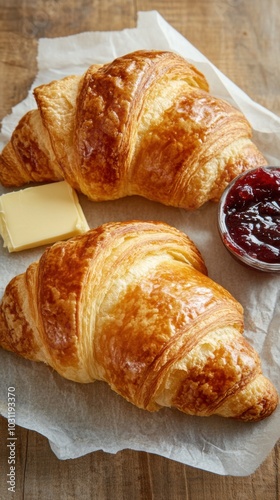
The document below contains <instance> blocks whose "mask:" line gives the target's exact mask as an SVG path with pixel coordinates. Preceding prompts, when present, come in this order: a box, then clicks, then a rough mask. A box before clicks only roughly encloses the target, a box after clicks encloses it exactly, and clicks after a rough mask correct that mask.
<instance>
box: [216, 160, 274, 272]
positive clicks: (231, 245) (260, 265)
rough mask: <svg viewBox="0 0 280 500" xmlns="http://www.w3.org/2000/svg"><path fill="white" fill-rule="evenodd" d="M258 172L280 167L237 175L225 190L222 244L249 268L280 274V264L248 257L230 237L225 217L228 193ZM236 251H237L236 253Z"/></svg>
mask: <svg viewBox="0 0 280 500" xmlns="http://www.w3.org/2000/svg"><path fill="white" fill-rule="evenodd" d="M258 170H279V171H280V166H276V165H275V166H273V165H264V166H259V167H256V168H252V169H249V170H247V171H246V172H242V173H241V174H239V175H237V177H235V178H234V179H233V180H232V181H231V182H230V183H229V184H228V185H227V187H226V188H225V190H224V191H223V193H222V196H221V198H220V201H219V204H218V230H219V235H220V238H221V240H222V243H223V244H224V246H225V248H226V249H227V250H228V251H229V253H230V254H231V255H232V256H233V257H234V258H235V259H237V260H239V261H240V262H241V263H243V264H245V265H247V266H248V267H251V268H253V269H256V270H259V271H264V272H270V273H280V262H279V263H278V262H265V261H261V260H259V259H257V258H254V257H251V256H250V255H248V254H247V253H246V252H245V250H244V249H243V248H242V247H240V246H239V245H238V244H237V243H236V242H235V241H234V240H233V239H232V238H231V237H230V235H229V231H228V228H227V225H226V224H225V217H224V214H225V212H224V205H225V201H226V198H227V195H228V193H229V192H230V191H231V189H232V188H233V187H234V186H235V184H236V183H237V182H238V181H239V180H240V179H242V178H245V177H247V176H248V175H250V174H252V173H254V172H256V171H258ZM235 249H236V251H235Z"/></svg>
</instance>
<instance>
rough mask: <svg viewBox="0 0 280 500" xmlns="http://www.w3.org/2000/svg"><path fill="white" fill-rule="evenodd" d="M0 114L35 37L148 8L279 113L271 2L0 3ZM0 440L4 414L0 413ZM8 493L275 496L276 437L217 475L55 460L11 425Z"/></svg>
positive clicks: (139, 459) (2, 470) (203, 499)
mask: <svg viewBox="0 0 280 500" xmlns="http://www.w3.org/2000/svg"><path fill="white" fill-rule="evenodd" d="M0 9H1V11H0V12H1V15H0V27H1V29H0V54H1V56H0V119H2V118H3V117H4V116H5V115H6V114H7V113H9V112H10V111H11V108H12V106H13V105H15V104H16V103H18V102H19V101H21V100H22V99H23V98H25V96H26V94H27V90H28V88H29V87H30V85H31V83H32V82H33V80H34V77H35V75H36V70H37V67H36V53H37V40H38V39H39V38H41V37H57V36H66V35H70V34H75V33H79V32H83V31H96V30H109V31H111V30H121V29H123V28H132V27H134V26H136V20H137V11H150V10H157V11H158V12H159V13H160V14H161V15H162V16H163V17H164V18H165V19H166V21H167V22H169V23H170V24H171V25H172V26H173V27H174V28H175V29H177V31H179V32H180V33H182V35H184V36H185V37H186V38H187V39H188V40H189V41H190V42H191V43H192V44H193V45H194V46H196V47H197V48H198V49H199V50H200V51H201V52H202V53H204V54H205V56H207V57H208V58H209V59H210V60H211V61H212V62H213V63H214V64H215V65H216V66H217V67H218V68H219V69H220V70H221V71H222V72H223V73H225V74H226V75H227V76H228V77H229V78H230V79H231V80H233V81H234V82H235V83H236V84H237V85H238V86H239V87H241V88H242V89H243V90H244V91H245V92H246V93H247V94H249V96H250V97H252V98H253V99H254V100H256V101H258V102H259V103H260V104H262V105H263V106H265V107H267V108H268V109H270V110H271V111H273V112H274V113H276V114H278V115H280V84H279V76H280V73H279V63H280V60H279V59H280V57H279V56H280V53H279V47H280V2H279V0H266V1H264V0H213V1H212V0H196V1H194V0H169V1H165V0H100V1H99V0H80V1H75V0H9V2H7V1H6V0H0ZM0 430H1V436H2V439H3V441H4V442H5V436H6V432H7V421H6V420H5V419H4V418H2V417H1V418H0ZM16 458H17V462H16V493H9V492H8V490H7V483H6V471H7V451H6V445H3V442H2V444H0V498H1V499H3V500H6V499H9V498H13V499H15V500H18V499H24V500H37V499H40V500H47V499H55V500H56V499H59V500H64V499H65V500H66V499H67V500H69V499H76V498H77V499H98V500H105V499H106V500H107V499H110V500H111V499H112V500H119V499H125V500H126V499H127V500H129V499H131V500H137V499H143V500H149V499H156V500H165V499H166V500H175V499H176V500H179V499H186V500H187V499H192V500H224V499H227V500H233V499H234V500H235V499H236V500H263V499H265V500H279V498H280V481H279V479H280V477H279V468H280V444H279V443H278V445H276V446H275V448H274V449H273V450H272V451H271V453H270V455H269V456H268V457H267V459H266V460H265V461H264V463H263V464H262V465H261V466H260V467H259V469H258V470H257V471H256V472H255V473H254V474H252V475H251V476H248V477H230V476H227V477H224V476H218V475H215V474H212V473H209V472H206V471H203V470H200V469H194V468H192V467H188V466H185V465H182V464H180V463H176V462H173V461H171V460H168V459H166V458H163V457H160V456H155V455H152V454H149V453H145V452H135V451H132V450H124V451H121V452H119V453H117V454H116V455H109V454H106V453H104V452H102V451H98V452H95V453H91V454H89V455H86V456H84V457H82V458H79V459H75V460H66V461H60V460H58V459H57V458H56V456H55V455H54V454H53V453H52V451H51V449H50V447H49V443H48V441H47V439H46V438H44V437H42V436H41V435H39V434H37V433H36V432H33V431H30V430H26V429H23V428H20V427H17V457H16Z"/></svg>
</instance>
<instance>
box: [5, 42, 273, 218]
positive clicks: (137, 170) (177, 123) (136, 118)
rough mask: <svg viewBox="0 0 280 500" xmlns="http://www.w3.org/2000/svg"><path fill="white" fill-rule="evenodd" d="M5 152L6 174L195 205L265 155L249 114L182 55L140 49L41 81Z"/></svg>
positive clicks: (96, 192)
mask: <svg viewBox="0 0 280 500" xmlns="http://www.w3.org/2000/svg"><path fill="white" fill-rule="evenodd" d="M34 96H35V99H36V103H37V109H36V110H32V111H29V112H28V113H27V114H26V115H25V116H24V117H23V118H22V119H21V121H20V122H19V124H18V126H17V127H16V129H15V131H14V133H13V135H12V137H11V140H10V142H8V144H7V145H6V146H5V148H4V149H3V151H2V154H1V157H0V182H1V183H2V184H3V185H4V186H20V185H24V184H25V183H28V182H36V183H37V182H47V181H57V180H62V179H65V180H67V182H68V183H69V184H70V185H71V186H72V187H73V188H74V189H76V190H78V191H80V192H82V193H83V194H85V195H86V196H87V197H88V198H89V199H90V200H94V201H101V200H103V201H104V200H113V199H118V198H121V197H125V196H129V195H139V196H143V197H145V198H148V199H150V200H154V201H158V202H160V203H163V204H165V205H171V206H175V207H182V208H185V209H189V210H192V209H195V208H198V207H200V206H201V205H203V204H204V203H205V202H207V201H209V200H213V201H218V200H219V198H220V196H221V193H222V192H223V190H224V189H225V187H226V186H227V184H228V183H229V182H230V181H231V180H232V179H233V178H234V177H235V176H236V175H238V174H240V173H242V172H243V171H245V170H247V169H249V168H254V167H257V166H264V165H266V164H267V161H266V159H265V158H264V157H263V155H262V154H261V153H260V151H259V150H258V149H257V147H256V146H255V145H254V144H253V143H252V141H251V136H252V130H251V126H250V124H249V123H248V121H247V119H246V118H245V116H244V115H243V114H242V113H241V112H240V111H238V110H237V109H235V108H234V107H232V106H231V105H230V104H229V103H227V102H225V101H224V100H221V99H218V98H216V97H214V96H212V95H211V94H210V93H209V86H208V83H207V81H206V79H205V77H204V75H203V74H202V73H200V72H199V71H198V70H197V69H196V68H195V67H194V66H193V65H191V64H189V63H188V62H187V61H186V60H185V59H184V58H182V57H181V56H179V55H177V54H175V53H172V52H166V51H155V50H154V51H147V50H142V51H137V52H133V53H131V54H127V55H125V56H123V57H119V58H117V59H115V60H114V61H113V62H111V63H109V64H105V65H103V66H98V65H92V66H91V67H90V68H89V69H88V70H87V71H86V72H85V74H84V75H82V76H69V77H66V78H64V79H61V80H58V81H53V82H51V83H49V84H47V85H41V86H39V87H37V88H36V89H35V90H34Z"/></svg>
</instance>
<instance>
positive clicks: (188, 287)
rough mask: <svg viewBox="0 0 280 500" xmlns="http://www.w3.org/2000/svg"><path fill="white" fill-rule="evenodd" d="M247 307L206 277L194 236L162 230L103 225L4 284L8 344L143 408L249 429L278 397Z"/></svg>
mask: <svg viewBox="0 0 280 500" xmlns="http://www.w3.org/2000/svg"><path fill="white" fill-rule="evenodd" d="M242 332H243V309H242V307H241V305H240V304H239V303H238V302H237V301H236V300H235V299H234V298H233V297H232V296H231V295H230V293H229V292H227V291H226V290H225V289H223V288H222V287H221V286H219V285H218V284H216V283H215V282H213V281H212V280H211V279H210V278H209V277H207V271H206V268H205V265H204V263H203V260H202V258H201V255H200V253H199V252H198V250H197V249H196V247H195V246H194V244H193V243H192V242H191V241H190V240H189V238H188V237H187V236H186V235H185V234H184V233H182V232H180V231H178V230H177V229H175V228H173V227H170V226H168V225H166V224H164V223H159V222H139V221H131V222H122V223H107V224H105V225H103V226H101V227H99V228H97V229H92V230H90V231H89V232H87V233H85V234H83V235H81V236H78V237H75V238H73V239H70V240H68V241H67V242H59V243H56V244H54V245H53V246H52V247H49V248H48V249H47V250H45V252H44V253H43V255H42V257H41V259H40V260H39V262H36V263H33V264H31V265H30V266H29V267H28V269H27V271H26V272H25V273H24V274H21V275H19V276H17V277H15V278H14V279H13V280H12V281H11V282H10V283H9V284H8V286H7V288H6V291H5V294H4V297H3V299H2V303H1V306H0V345H1V346H2V347H3V348H4V349H7V350H11V351H13V352H15V353H17V354H19V355H21V356H23V357H26V358H29V359H31V360H35V361H43V362H45V363H47V364H48V365H50V366H51V367H53V368H54V369H55V370H56V371H57V372H58V373H60V374H61V375H62V376H63V377H65V378H67V379H70V380H73V381H76V382H83V383H87V382H93V381H94V380H102V381H105V382H107V383H108V384H109V385H110V386H111V388H112V389H113V390H114V391H115V392H117V393H118V394H120V395H121V396H123V397H124V398H126V399H127V400H128V401H130V402H131V403H133V404H134V405H136V406H137V407H139V408H143V409H147V410H150V411H155V410H158V409H159V408H161V407H165V406H167V407H175V408H177V409H179V410H181V411H182V412H185V413H187V414H193V415H200V416H209V415H213V414H218V415H222V416H224V417H234V418H237V419H242V420H244V421H250V420H260V419H263V418H265V417H267V416H269V415H270V414H271V413H272V412H273V411H274V409H275V407H276V406H277V401H278V396H277V393H276V390H275V388H274V386H273V385H272V383H271V382H270V381H269V380H268V379H267V378H266V377H265V376H264V375H263V374H262V371H261V365H260V358H259V356H258V354H257V352H256V351H255V350H254V349H253V348H252V347H251V346H250V345H249V344H248V342H247V341H246V339H245V338H244V336H243V335H242Z"/></svg>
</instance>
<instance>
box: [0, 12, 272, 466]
mask: <svg viewBox="0 0 280 500" xmlns="http://www.w3.org/2000/svg"><path fill="white" fill-rule="evenodd" d="M143 48H147V49H167V50H172V51H174V52H178V53H180V54H181V55H183V56H184V57H185V58H186V59H187V60H189V61H191V62H193V63H194V64H196V66H197V67H198V68H199V69H201V70H202V71H203V72H204V74H205V75H206V76H207V78H208V80H209V83H210V87H211V92H212V93H213V94H215V95H217V96H220V97H223V98H225V99H228V100H229V101H230V102H232V103H235V105H236V106H239V107H240V109H242V111H243V112H244V113H245V115H246V116H247V117H248V118H249V120H250V122H251V124H252V126H253V129H254V139H255V141H256V143H257V144H258V146H259V148H260V149H261V150H262V151H263V153H264V154H265V155H266V156H267V158H268V161H269V163H270V164H273V165H280V119H279V117H277V116H275V115H274V114H273V113H271V112H269V111H268V110H266V109H264V108H263V107H261V106H259V105H258V104H257V103H255V102H252V100H251V99H249V97H248V96H247V95H245V94H244V92H242V91H241V90H240V89H239V88H237V87H236V86H235V85H234V84H233V83H232V82H231V81H229V80H228V78H226V76H224V75H223V74H222V73H221V72H220V71H219V70H218V69H217V68H215V67H214V66H213V65H212V64H211V63H210V62H209V61H208V60H207V59H206V58H205V57H204V56H203V55H202V54H201V53H200V52H199V51H198V50H197V49H196V48H195V47H193V46H192V45H191V44H190V43H189V42H188V41H187V40H186V39H185V38H184V37H183V36H182V35H180V34H179V33H178V32H177V31H175V30H174V29H173V28H172V27H171V26H170V25H169V24H167V22H166V21H165V20H164V19H163V18H162V17H161V16H160V15H159V14H158V13H157V12H156V11H151V12H140V13H139V14H138V23H137V27H136V28H133V29H126V30H123V31H119V32H116V31H113V32H94V33H81V34H78V35H73V36H69V37H65V38H55V39H41V40H40V41H39V46H38V75H37V78H36V80H35V82H34V84H33V86H32V88H33V87H35V86H37V85H39V84H41V83H43V82H48V81H50V80H52V79H57V78H60V77H63V76H65V75H68V74H74V73H77V74H81V73H83V71H84V70H86V69H87V67H88V66H89V65H90V64H92V63H103V62H108V61H111V60H112V59H114V58H115V57H117V56H120V55H123V54H125V53H127V52H131V51H133V50H137V49H143ZM34 105H35V103H34V101H33V96H32V89H31V90H30V92H29V94H28V96H27V98H26V99H25V100H24V101H23V102H21V103H20V104H18V105H17V106H16V107H15V108H13V110H12V114H11V115H9V116H8V117H6V118H5V119H4V120H3V124H2V135H1V141H2V144H1V146H3V145H4V143H5V142H7V140H8V139H9V137H10V135H11V133H12V131H13V129H14V127H15V126H16V124H17V122H18V120H19V118H20V117H21V116H22V115H23V114H24V113H25V112H26V111H27V110H29V109H30V108H32V107H34ZM7 191H8V190H7V189H3V188H2V189H1V191H0V193H4V192H7ZM80 202H81V204H82V207H83V209H84V213H85V215H86V217H87V220H88V222H89V225H90V227H95V226H98V225H99V224H102V223H104V222H106V221H116V220H127V219H153V220H162V221H165V222H167V223H169V224H171V225H174V226H176V227H177V228H179V229H181V230H183V231H185V232H186V233H187V234H188V235H189V236H190V237H191V238H192V239H193V241H194V242H195V244H196V245H197V246H198V248H199V249H200V251H201V253H202V254H203V257H204V259H205V261H206V265H207V267H208V271H209V275H210V277H211V278H213V279H214V280H215V281H217V282H218V283H220V284H221V285H223V286H224V287H225V288H227V289H228V290H229V291H230V292H231V293H232V294H233V295H234V296H235V297H236V298H237V299H238V300H239V301H240V302H241V303H242V305H243V306H244V310H245V327H246V333H245V335H246V337H247V338H248V339H249V340H250V342H251V343H252V344H253V345H254V347H255V348H256V349H257V351H258V352H259V354H260V356H261V359H262V363H263V370H264V373H265V374H266V375H267V376H268V377H270V379H271V380H272V381H273V382H274V384H275V385H276V387H277V389H278V391H279V392H280V383H279V378H280V377H279V373H280V370H279V368H280V335H279V333H280V332H279V324H280V306H279V304H280V300H279V298H280V296H279V295H280V294H279V288H280V287H279V285H280V277H279V276H276V275H271V274H264V273H259V272H257V271H253V270H249V269H246V268H244V267H242V266H241V265H240V264H238V263H237V262H235V261H234V260H233V259H232V257H231V256H230V255H229V254H228V253H227V251H226V250H225V249H224V247H223V245H222V243H221V241H220V239H219V236H218V231H217V224H216V217H217V206H216V205H215V204H207V205H205V206H204V207H202V208H201V209H200V210H197V211H196V212H191V213H187V212H185V211H183V210H180V209H175V208H167V207H165V206H162V205H160V204H158V203H153V202H150V201H147V200H145V199H142V198H139V197H131V198H126V199H122V200H118V201H113V202H105V203H92V202H89V201H88V200H87V199H86V198H85V197H84V196H80ZM43 250H44V248H43V247H41V248H37V249H33V250H28V251H24V252H21V253H18V254H8V252H7V251H6V250H5V249H3V248H1V250H0V276H1V278H0V297H1V296H2V294H3V291H4V288H5V286H6V284H7V283H8V281H10V279H11V278H12V277H13V276H14V275H16V274H18V273H20V272H23V271H24V270H25V269H26V267H27V265H28V264H29V263H30V262H32V261H34V260H36V259H38V258H39V257H40V255H41V254H42V252H43ZM9 387H14V388H15V394H16V408H15V412H16V422H17V424H18V425H20V426H22V427H25V428H28V429H32V430H35V431H37V432H39V433H41V434H43V435H44V436H46V437H47V438H48V440H49V442H50V446H51V448H52V450H53V451H54V453H55V454H56V455H57V457H59V458H60V459H68V458H75V457H79V456H82V455H85V454H87V453H90V452H93V451H95V450H104V451H106V452H109V453H116V452H117V451H119V450H122V449H124V448H131V449H134V450H142V451H147V452H151V453H155V454H158V455H162V456H164V457H167V458H170V459H172V460H175V461H179V462H182V463H184V464H188V465H191V466H193V467H197V468H200V469H205V470H208V471H212V472H215V473H218V474H222V475H234V476H244V475H249V474H251V473H252V472H254V471H255V470H256V468H257V467H258V466H259V465H260V464H261V463H262V461H263V460H264V459H265V458H266V456H267V455H268V454H269V452H270V451H271V449H272V448H273V446H274V444H275V443H276V441H277V440H278V439H279V437H280V424H279V415H280V408H278V409H277V411H276V412H275V413H274V414H273V415H272V416H271V417H270V418H268V419H266V420H265V421H262V422H259V423H254V424H251V423H249V424H248V423H247V424H246V423H241V422H235V421H233V420H228V419H223V418H219V417H210V418H199V417H192V416H186V415H184V414H182V413H180V412H178V411H176V410H170V409H163V410H160V411H159V412H157V413H149V412H146V411H143V410H139V409H137V408H135V407H134V406H132V405H131V404H129V403H127V402H126V401H125V400H123V399H122V398H121V397H120V396H118V395H116V394H115V393H113V392H112V391H111V390H110V388H109V387H108V386H107V385H106V384H105V383H101V382H96V383H94V384H89V385H79V384H75V383H73V382H69V381H67V380H64V379H63V378H62V377H60V376H59V375H58V374H56V373H54V372H53V370H51V369H49V368H48V367H47V366H45V365H43V364H39V363H33V362H30V361H27V360H24V359H20V358H18V357H16V356H15V355H14V354H11V353H8V352H6V351H3V350H0V413H1V414H2V415H4V416H5V417H7V411H8V410H7V407H8V405H7V398H8V388H9ZM7 433H8V427H7ZM7 435H8V434H7ZM1 446H3V445H1ZM4 446H5V444H4Z"/></svg>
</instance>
